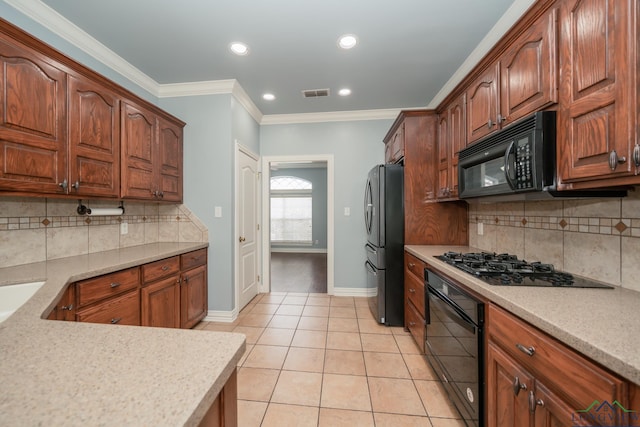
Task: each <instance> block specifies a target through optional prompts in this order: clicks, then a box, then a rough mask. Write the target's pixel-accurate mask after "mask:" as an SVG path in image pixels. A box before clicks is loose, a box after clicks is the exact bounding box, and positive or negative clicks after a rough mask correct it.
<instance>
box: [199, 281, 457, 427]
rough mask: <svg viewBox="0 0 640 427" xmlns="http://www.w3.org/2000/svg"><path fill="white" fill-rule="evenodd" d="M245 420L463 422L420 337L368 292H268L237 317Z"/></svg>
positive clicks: (408, 426) (390, 426)
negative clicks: (242, 342) (380, 318)
mask: <svg viewBox="0 0 640 427" xmlns="http://www.w3.org/2000/svg"><path fill="white" fill-rule="evenodd" d="M197 328H198V329H205V330H207V329H208V330H217V331H232V332H239V333H242V334H245V335H246V337H247V350H246V352H245V354H244V356H243V357H242V359H241V360H240V362H239V363H238V399H239V400H238V418H239V426H240V427H254V426H256V427H257V426H263V427H271V426H278V427H286V426H292V427H303V426H313V427H340V426H348V427H356V426H363V427H365V426H375V427H396V426H397V427H400V426H401V427H412V426H425V427H463V426H464V423H463V422H462V421H461V420H460V419H459V415H458V413H457V412H456V410H455V408H453V406H452V405H451V404H450V403H449V401H448V399H447V397H446V395H445V392H444V390H443V388H442V386H441V385H440V384H439V383H438V381H437V380H436V379H435V377H434V373H433V371H432V370H431V367H430V366H429V365H428V363H427V361H426V360H425V358H424V356H422V355H421V354H420V352H419V350H418V347H417V346H416V345H415V342H414V341H413V337H411V335H409V334H408V333H407V332H405V331H404V329H403V328H402V327H385V326H381V325H379V324H378V323H376V321H375V320H374V319H373V316H372V315H371V313H370V311H369V308H368V306H367V300H366V299H365V298H353V297H334V296H328V295H326V294H301V293H291V292H289V293H284V292H283V293H275V292H274V293H270V294H260V295H258V296H257V297H256V298H254V299H253V301H251V303H249V305H248V306H247V307H245V309H244V310H242V312H241V313H240V315H239V316H238V319H237V320H236V321H235V322H233V323H215V322H202V323H200V324H199V325H198V326H197Z"/></svg>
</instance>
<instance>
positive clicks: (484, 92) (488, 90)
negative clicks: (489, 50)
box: [467, 65, 500, 143]
mask: <svg viewBox="0 0 640 427" xmlns="http://www.w3.org/2000/svg"><path fill="white" fill-rule="evenodd" d="M499 73H500V69H499V66H498V65H492V66H490V67H489V68H488V69H487V70H486V71H485V72H484V73H483V74H482V75H480V76H479V77H477V78H476V79H475V80H474V81H473V82H472V83H471V85H470V86H469V88H468V89H467V137H468V140H469V143H471V142H473V141H476V140H478V139H480V138H482V137H483V136H486V135H488V134H490V133H491V132H493V131H495V130H498V129H499V123H500V121H499V120H498V111H499V109H498V87H499V82H498V78H499Z"/></svg>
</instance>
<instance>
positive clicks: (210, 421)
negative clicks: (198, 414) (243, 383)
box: [199, 369, 238, 427]
mask: <svg viewBox="0 0 640 427" xmlns="http://www.w3.org/2000/svg"><path fill="white" fill-rule="evenodd" d="M237 425H238V371H237V370H236V369H234V370H233V373H232V374H231V376H230V377H229V379H228V380H227V382H226V383H225V385H224V388H223V389H222V391H221V392H220V394H218V397H216V400H214V401H213V404H212V405H211V407H210V408H209V411H208V412H207V413H206V414H205V416H204V418H203V419H202V421H200V424H199V427H236V426H237Z"/></svg>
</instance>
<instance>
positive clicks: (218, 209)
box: [214, 206, 222, 218]
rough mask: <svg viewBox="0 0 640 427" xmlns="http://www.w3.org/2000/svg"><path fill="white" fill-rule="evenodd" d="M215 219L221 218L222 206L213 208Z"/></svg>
mask: <svg viewBox="0 0 640 427" xmlns="http://www.w3.org/2000/svg"><path fill="white" fill-rule="evenodd" d="M214 215H215V217H216V218H222V206H216V207H215V213H214Z"/></svg>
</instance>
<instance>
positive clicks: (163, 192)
mask: <svg viewBox="0 0 640 427" xmlns="http://www.w3.org/2000/svg"><path fill="white" fill-rule="evenodd" d="M121 129H122V150H121V153H122V197H123V198H134V199H148V200H162V201H173V202H180V201H182V127H181V126H179V125H177V124H173V123H171V122H169V121H168V120H166V119H163V118H162V117H159V116H157V115H156V114H155V113H154V112H152V111H150V110H148V109H145V108H142V107H139V106H137V105H134V104H132V103H129V102H123V104H122V126H121Z"/></svg>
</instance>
